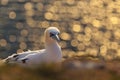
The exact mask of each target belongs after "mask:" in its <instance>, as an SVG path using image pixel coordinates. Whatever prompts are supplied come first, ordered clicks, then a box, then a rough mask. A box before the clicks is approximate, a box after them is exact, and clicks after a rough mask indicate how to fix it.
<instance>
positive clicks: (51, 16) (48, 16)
mask: <svg viewBox="0 0 120 80" xmlns="http://www.w3.org/2000/svg"><path fill="white" fill-rule="evenodd" d="M44 17H45V18H46V19H47V20H51V19H53V14H52V13H51V12H46V13H45V15H44Z"/></svg>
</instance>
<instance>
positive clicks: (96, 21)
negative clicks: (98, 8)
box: [92, 20, 101, 28]
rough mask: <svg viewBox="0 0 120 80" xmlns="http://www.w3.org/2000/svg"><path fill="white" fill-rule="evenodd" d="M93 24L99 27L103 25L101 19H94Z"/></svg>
mask: <svg viewBox="0 0 120 80" xmlns="http://www.w3.org/2000/svg"><path fill="white" fill-rule="evenodd" d="M92 25H93V26H94V27H97V28H99V27H101V23H100V21H99V20H93V22H92Z"/></svg>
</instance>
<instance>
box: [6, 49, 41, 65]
mask: <svg viewBox="0 0 120 80" xmlns="http://www.w3.org/2000/svg"><path fill="white" fill-rule="evenodd" d="M42 51H43V50H36V51H26V52H22V53H18V54H12V55H11V56H8V57H7V58H6V59H5V62H6V63H16V62H17V60H19V59H21V58H24V57H25V56H27V55H29V54H36V53H40V52H42Z"/></svg>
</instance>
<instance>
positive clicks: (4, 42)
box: [0, 39, 7, 47]
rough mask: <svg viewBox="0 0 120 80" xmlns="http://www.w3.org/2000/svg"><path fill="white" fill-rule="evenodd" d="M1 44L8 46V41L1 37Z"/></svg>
mask: <svg viewBox="0 0 120 80" xmlns="http://www.w3.org/2000/svg"><path fill="white" fill-rule="evenodd" d="M0 46H2V47H5V46H7V41H6V40H5V39H0Z"/></svg>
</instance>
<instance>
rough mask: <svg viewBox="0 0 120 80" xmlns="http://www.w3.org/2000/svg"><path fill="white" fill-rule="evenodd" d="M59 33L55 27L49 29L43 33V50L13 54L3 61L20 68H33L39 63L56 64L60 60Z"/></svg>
mask: <svg viewBox="0 0 120 80" xmlns="http://www.w3.org/2000/svg"><path fill="white" fill-rule="evenodd" d="M59 33H60V31H59V30H58V29H57V28H56V27H49V28H47V29H46V30H45V32H44V37H45V49H42V50H37V51H26V52H22V53H20V54H13V55H11V56H9V57H8V58H6V59H5V61H6V62H7V63H16V64H19V65H21V66H28V67H34V66H38V65H40V64H41V63H57V62H61V60H62V52H61V47H60V46H59V44H58V41H60V39H59V36H58V35H59Z"/></svg>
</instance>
